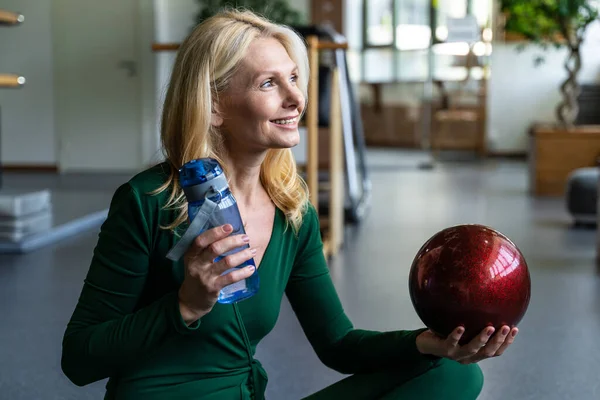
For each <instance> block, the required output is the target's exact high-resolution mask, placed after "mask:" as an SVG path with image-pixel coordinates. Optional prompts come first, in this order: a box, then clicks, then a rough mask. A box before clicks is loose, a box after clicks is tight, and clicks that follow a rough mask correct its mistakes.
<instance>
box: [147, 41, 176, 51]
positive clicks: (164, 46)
mask: <svg viewBox="0 0 600 400" xmlns="http://www.w3.org/2000/svg"><path fill="white" fill-rule="evenodd" d="M179 46H181V43H152V51H174V50H178V49H179Z"/></svg>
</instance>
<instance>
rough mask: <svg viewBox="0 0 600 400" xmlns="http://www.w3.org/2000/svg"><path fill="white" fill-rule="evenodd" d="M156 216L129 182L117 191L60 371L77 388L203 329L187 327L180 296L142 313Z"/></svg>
mask: <svg viewBox="0 0 600 400" xmlns="http://www.w3.org/2000/svg"><path fill="white" fill-rule="evenodd" d="M152 216H154V217H155V219H156V216H157V211H156V210H152V209H151V207H149V206H148V200H146V201H143V199H141V198H140V196H139V194H138V193H137V191H136V190H135V189H134V188H133V187H132V186H131V185H130V184H129V183H127V184H124V185H122V186H121V187H119V188H118V189H117V190H116V192H115V194H114V196H113V199H112V201H111V204H110V208H109V212H108V216H107V219H106V220H105V222H104V223H103V225H102V227H101V229H100V234H99V236H98V243H97V245H96V248H95V249H94V253H93V257H92V261H91V265H90V268H89V271H88V274H87V277H86V279H85V281H84V285H83V289H82V292H81V294H80V297H79V301H78V303H77V305H76V307H75V310H74V312H73V315H72V317H71V320H70V321H69V323H68V325H67V328H66V332H65V334H64V337H63V349H62V360H61V366H62V369H63V372H64V373H65V375H66V376H67V377H68V378H69V379H70V380H71V381H72V382H73V383H75V384H76V385H79V386H83V385H86V384H89V383H91V382H95V381H97V380H101V379H104V378H107V377H111V376H114V375H116V374H117V373H118V369H119V368H120V367H124V366H127V364H128V363H130V362H132V361H135V359H136V358H137V357H140V356H142V355H144V354H146V353H147V352H148V351H151V350H152V349H155V348H157V347H158V346H160V345H161V344H162V343H163V342H164V341H165V340H167V339H168V338H169V337H171V336H172V335H177V334H186V333H189V332H192V331H194V330H195V329H197V328H198V326H199V324H200V323H199V322H196V323H195V324H193V325H192V326H190V327H188V326H187V325H186V324H185V323H184V321H183V319H182V317H181V314H180V312H179V305H178V299H177V293H176V292H174V293H169V294H167V295H165V296H164V297H162V298H161V299H159V300H158V301H156V302H154V303H152V304H150V305H148V306H146V307H144V308H140V309H137V304H138V301H139V298H140V295H141V293H142V291H143V289H144V284H145V281H146V276H147V274H148V268H149V262H150V254H151V243H152V240H151V232H152V229H151V226H152V224H156V222H155V219H152ZM151 221H154V222H151Z"/></svg>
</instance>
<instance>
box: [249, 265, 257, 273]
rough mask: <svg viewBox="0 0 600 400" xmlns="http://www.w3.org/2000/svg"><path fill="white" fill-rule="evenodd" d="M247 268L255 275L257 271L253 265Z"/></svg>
mask: <svg viewBox="0 0 600 400" xmlns="http://www.w3.org/2000/svg"><path fill="white" fill-rule="evenodd" d="M247 268H248V270H249V271H250V272H252V273H254V271H255V270H256V268H255V267H254V266H253V265H250V266H248V267H247Z"/></svg>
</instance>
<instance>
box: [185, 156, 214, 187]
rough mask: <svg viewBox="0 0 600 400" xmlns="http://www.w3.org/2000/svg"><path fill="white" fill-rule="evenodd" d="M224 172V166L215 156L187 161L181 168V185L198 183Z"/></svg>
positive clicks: (186, 185)
mask: <svg viewBox="0 0 600 400" xmlns="http://www.w3.org/2000/svg"><path fill="white" fill-rule="evenodd" d="M221 174H223V168H221V165H220V164H219V162H218V161H217V160H215V159H214V158H199V159H196V160H192V161H189V162H187V163H185V164H184V165H183V166H182V167H181V168H180V169H179V181H180V183H181V187H188V186H193V185H198V184H200V183H204V182H207V181H210V180H211V179H214V178H216V177H217V176H220V175H221Z"/></svg>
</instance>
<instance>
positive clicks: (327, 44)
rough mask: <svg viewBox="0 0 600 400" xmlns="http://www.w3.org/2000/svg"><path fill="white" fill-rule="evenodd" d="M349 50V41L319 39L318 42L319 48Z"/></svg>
mask: <svg viewBox="0 0 600 400" xmlns="http://www.w3.org/2000/svg"><path fill="white" fill-rule="evenodd" d="M340 49H341V50H347V49H348V43H347V42H343V43H336V42H329V41H321V40H319V41H318V44H317V50H340Z"/></svg>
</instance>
